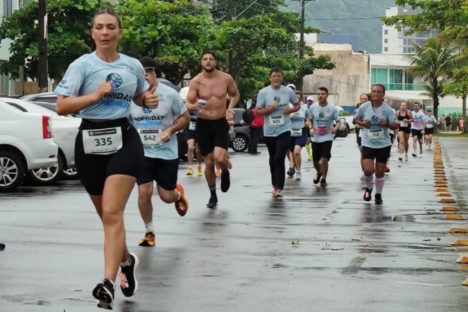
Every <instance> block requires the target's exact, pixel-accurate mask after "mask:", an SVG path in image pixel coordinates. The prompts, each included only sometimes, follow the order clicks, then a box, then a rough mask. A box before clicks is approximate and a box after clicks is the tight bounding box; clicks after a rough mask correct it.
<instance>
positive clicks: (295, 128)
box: [291, 103, 309, 136]
mask: <svg viewBox="0 0 468 312" xmlns="http://www.w3.org/2000/svg"><path fill="white" fill-rule="evenodd" d="M308 111H309V109H308V108H307V105H306V104H304V103H301V108H299V110H298V111H297V112H295V113H292V114H291V115H293V116H292V117H291V136H301V135H302V128H304V121H305V119H306V117H307V116H308V115H309V113H308Z"/></svg>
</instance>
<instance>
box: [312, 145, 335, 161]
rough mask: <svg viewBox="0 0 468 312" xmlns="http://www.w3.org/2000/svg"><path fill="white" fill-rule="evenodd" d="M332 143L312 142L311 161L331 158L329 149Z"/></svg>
mask: <svg viewBox="0 0 468 312" xmlns="http://www.w3.org/2000/svg"><path fill="white" fill-rule="evenodd" d="M332 144H333V141H325V142H322V143H315V142H312V159H313V161H315V162H317V161H320V159H321V158H326V159H328V160H330V158H331V149H332Z"/></svg>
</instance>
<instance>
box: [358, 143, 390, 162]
mask: <svg viewBox="0 0 468 312" xmlns="http://www.w3.org/2000/svg"><path fill="white" fill-rule="evenodd" d="M391 149H392V146H386V147H383V148H370V147H367V146H363V147H362V159H372V160H374V159H375V160H376V161H377V162H379V163H384V164H386V163H387V160H388V158H389V157H390V150H391Z"/></svg>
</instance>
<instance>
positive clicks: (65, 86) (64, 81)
mask: <svg viewBox="0 0 468 312" xmlns="http://www.w3.org/2000/svg"><path fill="white" fill-rule="evenodd" d="M67 82H68V81H67V80H66V79H62V81H60V83H59V87H61V88H64V89H68V86H67Z"/></svg>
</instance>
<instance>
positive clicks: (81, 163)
mask: <svg viewBox="0 0 468 312" xmlns="http://www.w3.org/2000/svg"><path fill="white" fill-rule="evenodd" d="M111 127H120V128H121V129H122V148H121V149H119V150H118V151H117V152H116V153H114V154H109V155H96V154H85V152H84V147H83V130H90V129H104V128H111ZM79 129H80V131H79V132H78V135H77V136H76V140H75V166H76V169H77V171H78V176H79V178H80V180H81V183H82V184H83V186H84V188H85V189H86V191H87V192H88V193H89V194H91V195H102V192H103V190H104V183H105V181H106V178H107V177H109V176H111V175H115V174H123V175H129V176H133V177H137V176H138V173H139V172H140V167H141V165H142V164H143V161H144V151H143V144H142V143H141V139H140V136H139V135H138V132H137V131H136V130H135V128H134V127H133V126H132V125H131V124H130V122H129V121H128V119H127V118H122V119H117V120H107V121H100V122H95V121H90V120H86V119H83V120H82V121H81V125H80V128H79Z"/></svg>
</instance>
